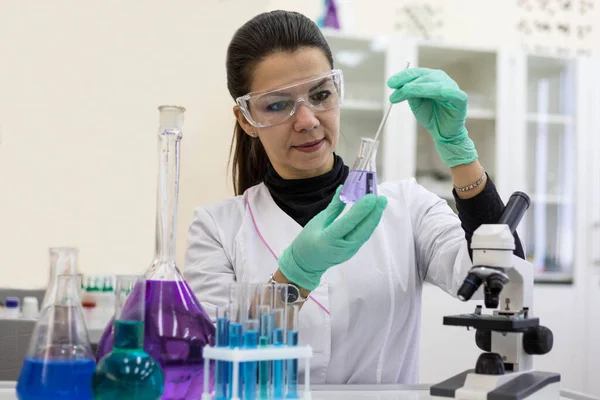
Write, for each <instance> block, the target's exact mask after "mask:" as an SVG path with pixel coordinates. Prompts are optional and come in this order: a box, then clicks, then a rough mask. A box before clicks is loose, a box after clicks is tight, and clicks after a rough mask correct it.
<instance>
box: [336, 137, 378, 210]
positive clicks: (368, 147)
mask: <svg viewBox="0 0 600 400" xmlns="http://www.w3.org/2000/svg"><path fill="white" fill-rule="evenodd" d="M378 145H379V141H375V140H374V139H371V138H366V137H363V138H360V148H359V150H358V156H357V157H356V160H355V161H354V165H353V166H352V169H351V170H350V173H349V174H348V177H347V178H346V181H345V182H344V186H343V187H342V191H341V192H340V200H342V201H343V202H344V203H346V204H354V203H356V202H357V201H358V200H359V199H360V198H361V197H363V196H364V195H366V194H369V193H372V194H374V195H375V196H377V171H376V167H375V165H376V159H377V158H376V157H377V146H378Z"/></svg>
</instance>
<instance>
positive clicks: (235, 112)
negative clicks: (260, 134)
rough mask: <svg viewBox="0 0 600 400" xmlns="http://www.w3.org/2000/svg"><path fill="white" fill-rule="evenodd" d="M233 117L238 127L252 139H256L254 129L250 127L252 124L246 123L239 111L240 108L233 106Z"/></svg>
mask: <svg viewBox="0 0 600 400" xmlns="http://www.w3.org/2000/svg"><path fill="white" fill-rule="evenodd" d="M233 115H235V119H237V122H238V123H239V124H240V126H241V127H242V129H243V130H244V132H246V134H247V135H248V136H251V137H253V138H255V137H257V133H256V128H254V126H252V124H251V123H250V122H248V120H247V119H246V117H245V116H244V113H243V112H242V110H241V109H240V106H237V105H236V106H233Z"/></svg>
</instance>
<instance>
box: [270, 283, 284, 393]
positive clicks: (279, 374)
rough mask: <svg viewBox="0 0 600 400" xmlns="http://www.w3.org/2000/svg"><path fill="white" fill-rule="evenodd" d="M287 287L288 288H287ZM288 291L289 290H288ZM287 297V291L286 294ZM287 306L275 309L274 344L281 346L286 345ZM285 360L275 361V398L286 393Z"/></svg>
mask: <svg viewBox="0 0 600 400" xmlns="http://www.w3.org/2000/svg"><path fill="white" fill-rule="evenodd" d="M286 289H287V288H286ZM286 291H287V290H286ZM285 296H286V297H287V293H286V294H285ZM285 321H286V320H285V308H283V307H276V308H274V309H273V339H272V341H273V346H274V347H281V346H284V345H285V332H286V331H287V329H286V322H285ZM284 366H285V365H284V361H283V360H275V361H273V398H274V399H283V397H284V395H285V374H284V372H285V368H284Z"/></svg>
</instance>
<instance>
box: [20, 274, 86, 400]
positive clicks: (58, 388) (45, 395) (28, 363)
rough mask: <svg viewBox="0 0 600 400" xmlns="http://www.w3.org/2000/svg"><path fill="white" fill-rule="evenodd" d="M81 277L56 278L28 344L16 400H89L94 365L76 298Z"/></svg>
mask: <svg viewBox="0 0 600 400" xmlns="http://www.w3.org/2000/svg"><path fill="white" fill-rule="evenodd" d="M80 287H81V276H78V275H57V276H56V277H55V279H54V280H53V283H52V286H51V287H49V288H48V291H47V296H46V300H45V302H44V304H45V307H44V308H43V309H42V311H41V312H40V318H39V319H38V321H37V322H36V324H35V328H34V330H33V333H32V335H31V340H30V342H29V350H28V351H27V356H26V357H25V360H24V361H23V366H22V367H21V373H20V375H19V379H18V382H17V397H18V398H19V400H61V399H65V400H66V399H68V400H91V399H92V392H91V384H90V383H91V378H92V374H93V373H94V367H95V365H96V362H95V360H94V355H93V353H92V346H91V345H90V340H89V337H88V332H87V328H86V326H85V321H84V319H83V310H82V308H81V298H80V297H79V292H80V290H81V289H80Z"/></svg>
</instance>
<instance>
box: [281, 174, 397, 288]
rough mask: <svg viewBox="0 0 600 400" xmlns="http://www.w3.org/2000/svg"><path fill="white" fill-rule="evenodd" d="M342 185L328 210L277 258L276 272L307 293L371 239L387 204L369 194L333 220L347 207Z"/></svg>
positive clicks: (319, 215)
mask: <svg viewBox="0 0 600 400" xmlns="http://www.w3.org/2000/svg"><path fill="white" fill-rule="evenodd" d="M340 190H341V186H340V187H339V188H338V190H337V192H336V193H335V195H334V196H333V200H332V201H331V203H329V205H328V206H327V208H326V209H325V210H323V211H321V212H320V213H319V214H317V215H316V216H315V217H314V218H313V219H311V220H310V221H309V222H308V224H306V226H305V227H304V229H302V230H301V231H300V233H299V234H298V236H297V237H296V239H294V241H293V242H292V244H290V245H289V246H288V247H287V248H286V249H285V250H284V251H283V254H282V255H281V257H279V270H280V271H281V273H282V274H283V275H284V276H285V277H286V278H287V279H289V280H290V281H291V282H293V283H295V284H297V285H299V286H300V287H302V288H304V289H308V290H315V289H316V288H317V286H319V282H320V280H321V276H322V275H323V274H324V273H325V271H327V270H328V269H329V268H331V267H333V266H334V265H337V264H341V263H343V262H345V261H348V260H349V259H350V258H352V256H353V255H354V254H356V252H357V251H358V250H359V249H360V247H361V246H362V245H363V244H364V243H365V242H366V241H367V240H368V239H369V238H370V237H371V234H372V233H373V231H374V230H375V228H376V227H377V225H378V224H379V221H380V220H381V215H382V214H383V210H384V209H385V206H386V205H387V198H386V197H384V196H378V197H375V195H373V194H368V195H366V196H364V197H362V198H361V199H360V200H358V201H357V202H356V203H354V204H353V205H352V207H351V208H350V210H348V212H347V213H346V214H344V215H343V216H341V217H340V218H338V219H336V218H337V217H338V216H339V215H340V214H341V213H342V211H343V210H344V207H345V206H346V204H345V203H344V202H342V201H341V200H340Z"/></svg>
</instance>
